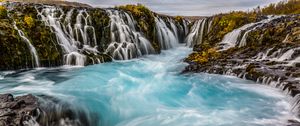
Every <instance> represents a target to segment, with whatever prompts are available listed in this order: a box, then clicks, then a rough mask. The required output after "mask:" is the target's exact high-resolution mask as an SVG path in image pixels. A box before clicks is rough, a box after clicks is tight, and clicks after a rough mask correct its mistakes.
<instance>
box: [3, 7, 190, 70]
mask: <svg viewBox="0 0 300 126" xmlns="http://www.w3.org/2000/svg"><path fill="white" fill-rule="evenodd" d="M48 2H49V1H48ZM59 2H61V1H59ZM59 2H58V3H59ZM54 3H55V2H54ZM187 32H188V27H187V22H186V21H185V20H184V19H180V20H175V18H173V17H168V16H160V15H158V14H156V13H153V12H152V11H150V10H149V9H147V8H146V7H144V6H142V5H129V6H123V7H118V8H110V9H101V8H91V7H87V6H64V4H63V5H61V4H59V5H57V4H51V5H41V4H34V3H16V2H10V3H5V4H4V5H2V6H0V40H1V43H0V45H1V46H0V48H1V54H0V58H1V60H2V62H1V63H0V70H11V69H24V68H34V67H53V66H61V65H80V66H84V65H90V64H97V63H103V62H109V61H112V59H116V60H127V59H131V58H136V57H139V56H141V55H146V54H156V53H160V50H161V49H167V48H170V47H171V46H172V42H171V41H172V40H173V39H174V41H176V42H179V40H183V39H184V37H185V35H186V34H187ZM171 38H172V39H171ZM165 46H166V47H165Z"/></svg>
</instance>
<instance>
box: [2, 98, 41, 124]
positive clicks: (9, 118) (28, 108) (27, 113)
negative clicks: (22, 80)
mask: <svg viewBox="0 0 300 126" xmlns="http://www.w3.org/2000/svg"><path fill="white" fill-rule="evenodd" d="M0 106H1V107H0V126H29V125H31V124H34V123H35V122H34V120H35V118H36V117H38V115H39V114H40V110H39V107H38V106H39V105H38V100H37V98H36V97H35V96H33V95H31V94H29V95H24V96H18V97H15V98H14V97H13V95H11V94H2V95H0Z"/></svg>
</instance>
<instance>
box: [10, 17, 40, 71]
mask: <svg viewBox="0 0 300 126" xmlns="http://www.w3.org/2000/svg"><path fill="white" fill-rule="evenodd" d="M13 25H14V28H15V29H16V30H17V31H18V34H19V36H20V37H21V38H22V40H23V41H24V42H25V43H26V45H27V46H28V48H29V50H30V53H31V57H32V61H34V62H35V64H32V66H33V67H34V66H36V67H40V60H39V57H38V54H37V52H36V49H35V47H34V46H33V45H32V44H31V42H30V41H29V39H28V38H27V37H26V36H25V34H24V32H23V31H22V30H20V29H19V28H18V27H17V25H16V22H14V24H13Z"/></svg>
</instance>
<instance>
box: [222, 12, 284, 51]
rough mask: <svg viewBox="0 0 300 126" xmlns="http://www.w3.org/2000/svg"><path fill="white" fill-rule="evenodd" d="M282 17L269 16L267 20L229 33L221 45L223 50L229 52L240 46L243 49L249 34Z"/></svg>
mask: <svg viewBox="0 0 300 126" xmlns="http://www.w3.org/2000/svg"><path fill="white" fill-rule="evenodd" d="M280 17H282V16H268V18H267V19H264V20H261V21H259V22H256V23H249V24H246V25H244V26H242V27H240V28H238V29H235V30H233V31H232V32H229V33H227V34H226V35H225V36H224V38H223V40H222V41H221V42H220V43H219V45H220V47H221V50H220V51H223V50H227V49H229V48H232V47H235V46H238V47H243V46H246V44H247V42H246V39H247V36H248V33H249V32H251V31H253V30H255V29H256V28H258V27H261V26H263V25H264V24H266V23H269V22H270V21H273V20H275V19H278V18H280Z"/></svg>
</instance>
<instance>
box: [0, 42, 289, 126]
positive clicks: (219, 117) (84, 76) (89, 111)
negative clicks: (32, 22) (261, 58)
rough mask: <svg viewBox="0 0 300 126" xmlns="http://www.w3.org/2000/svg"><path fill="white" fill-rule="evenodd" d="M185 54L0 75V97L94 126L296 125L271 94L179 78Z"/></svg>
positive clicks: (235, 82) (228, 80)
mask: <svg viewBox="0 0 300 126" xmlns="http://www.w3.org/2000/svg"><path fill="white" fill-rule="evenodd" d="M190 52H191V49H190V48H186V47H183V46H180V47H177V48H174V49H170V50H166V51H162V54H160V55H147V56H143V57H140V58H138V59H133V60H127V61H115V62H112V63H103V64H98V65H92V66H87V67H79V68H78V67H77V68H74V67H60V68H40V69H33V70H29V71H22V72H17V71H6V72H1V74H0V75H1V76H2V77H1V78H0V93H13V94H15V95H22V94H27V93H33V94H35V95H36V96H49V97H54V98H56V99H59V100H61V101H64V102H67V103H68V104H69V106H72V108H75V111H80V112H83V113H85V116H84V117H85V118H87V119H86V120H88V121H90V122H89V125H92V126H95V125H99V126H154V125H156V126H241V125H245V126H261V125H266V126H282V125H285V124H286V122H287V119H292V118H294V115H293V114H292V113H291V112H290V110H291V106H290V104H289V103H288V100H289V99H288V97H286V96H284V95H283V94H281V93H280V92H279V91H278V90H276V89H273V88H269V87H266V86H262V85H259V84H256V83H254V82H251V81H246V80H241V79H238V78H236V77H228V76H220V75H210V74H204V73H203V74H185V75H182V74H180V71H181V70H182V69H183V68H184V67H185V66H186V64H184V63H183V62H182V58H184V57H185V56H186V55H188V54H189V53H190ZM41 99H45V97H41ZM59 110H61V108H60V109H58V110H57V111H59ZM80 112H78V113H80ZM74 116H75V115H74ZM78 117H80V116H78ZM66 120H67V119H65V118H62V119H61V121H60V122H61V123H60V125H61V126H66V125H67V124H66ZM93 120H94V121H93ZM95 120H96V121H95ZM67 122H69V124H71V125H72V121H67ZM77 122H78V120H77ZM74 125H75V124H74Z"/></svg>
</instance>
